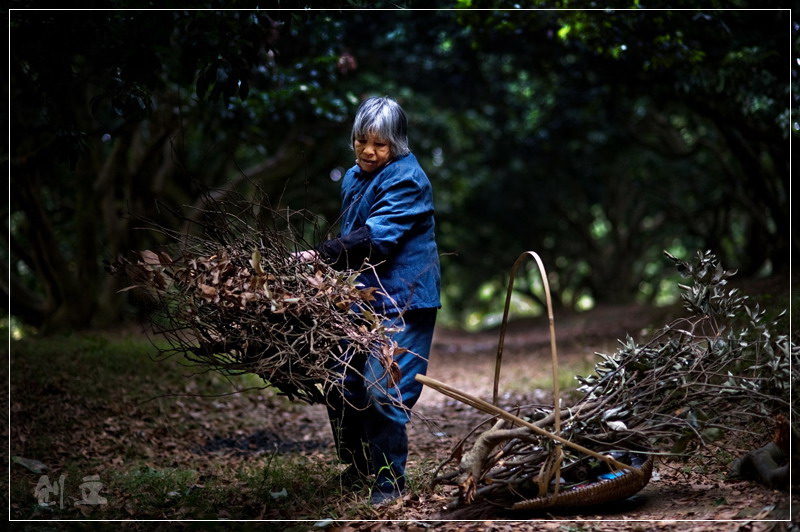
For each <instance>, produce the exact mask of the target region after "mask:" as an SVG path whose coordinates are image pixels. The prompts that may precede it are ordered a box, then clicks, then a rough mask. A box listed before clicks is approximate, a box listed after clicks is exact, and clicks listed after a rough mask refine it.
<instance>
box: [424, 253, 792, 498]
mask: <svg viewBox="0 0 800 532" xmlns="http://www.w3.org/2000/svg"><path fill="white" fill-rule="evenodd" d="M667 255H668V257H669V258H670V259H671V260H672V261H673V262H675V264H676V265H677V267H678V270H679V272H680V273H681V274H682V275H684V276H686V277H688V278H689V279H690V280H691V281H692V283H691V284H689V285H679V286H680V288H681V291H682V294H681V295H682V298H683V302H684V306H685V308H686V309H687V310H688V311H689V312H688V316H687V317H684V318H681V319H678V320H676V321H674V322H673V323H670V324H669V325H666V326H665V327H664V328H663V329H661V330H660V331H658V332H657V333H656V334H655V335H654V336H653V337H652V338H651V339H650V340H649V341H647V342H646V343H643V344H638V343H636V342H634V340H633V339H631V338H630V337H628V338H627V339H626V340H625V341H624V342H621V343H620V344H621V345H620V347H619V348H618V349H617V351H616V352H615V353H612V354H600V353H598V355H599V356H600V357H601V360H600V361H599V362H598V363H597V364H596V366H595V373H594V374H592V375H589V376H587V377H577V379H578V380H579V382H580V383H581V386H580V388H579V392H581V393H582V395H581V398H580V399H579V400H578V401H577V402H576V403H575V404H574V405H573V406H571V407H570V408H563V407H561V411H560V424H561V427H560V436H561V437H562V438H564V439H565V440H568V441H569V442H572V443H574V444H576V446H578V445H579V446H582V447H583V448H586V449H591V450H593V451H596V452H598V453H599V454H600V455H601V456H611V457H615V458H616V459H617V461H618V462H617V463H619V462H622V463H625V464H629V465H633V466H641V464H642V463H643V462H644V461H645V459H646V458H647V456H648V455H652V454H655V453H667V454H677V455H681V454H686V453H687V452H688V451H689V450H690V449H692V448H706V449H709V448H710V447H713V446H714V445H716V443H715V442H717V443H721V442H722V441H724V440H725V438H724V437H726V436H732V437H734V438H733V439H737V438H736V437H737V436H738V439H739V440H740V441H741V440H743V439H744V438H747V440H748V441H752V438H753V437H754V435H755V436H756V437H757V436H758V435H763V434H764V433H765V432H767V431H768V428H769V425H770V423H771V422H772V420H773V418H774V417H775V416H776V414H778V413H783V414H786V415H787V417H788V414H789V412H790V410H791V409H792V406H791V405H790V404H789V386H790V382H791V380H792V374H791V373H792V370H791V365H790V359H794V360H796V359H797V356H798V349H797V347H796V346H795V345H794V343H793V342H792V341H791V340H790V338H789V337H788V336H787V335H784V334H776V333H775V331H776V330H780V329H779V328H780V327H782V328H783V329H784V330H788V326H786V320H785V319H784V317H785V316H784V314H785V313H782V314H781V315H780V316H778V317H773V318H771V319H770V320H767V319H765V311H764V310H763V309H760V308H759V306H758V305H757V304H752V303H751V302H750V300H749V298H748V297H747V296H744V295H741V294H740V292H739V291H738V290H736V289H729V288H727V287H726V284H727V280H728V279H729V278H730V277H731V276H732V275H733V274H734V273H735V272H730V271H725V270H724V269H723V268H722V267H721V266H720V264H719V262H718V261H717V259H716V258H715V257H714V255H712V254H711V253H710V252H706V253H698V254H697V257H696V260H695V261H694V262H693V263H689V262H684V261H682V260H679V259H677V258H675V257H674V256H672V255H669V254H667ZM794 366H795V367H797V364H795V365H794ZM487 411H488V410H487ZM516 416H517V417H519V418H520V419H522V420H524V421H525V422H527V423H530V424H531V425H533V426H535V427H537V428H539V429H545V430H547V431H554V428H553V426H554V421H555V417H556V416H554V410H553V408H552V407H545V406H531V407H527V408H520V409H518V410H517V411H516ZM484 423H485V422H484ZM521 425H522V423H514V422H513V420H512V421H508V420H507V419H504V418H501V419H500V420H499V421H497V422H496V423H495V424H494V426H492V427H491V428H489V429H488V430H485V431H484V432H483V433H480V434H479V435H478V436H477V438H475V439H474V441H472V440H471V438H472V436H473V435H474V434H473V435H470V436H468V437H467V438H465V439H464V441H462V442H460V443H459V444H458V445H457V446H456V448H455V449H454V450H453V453H452V454H451V456H450V458H449V459H448V460H446V461H445V462H444V463H442V464H441V465H440V467H439V468H438V469H437V471H436V473H435V474H434V476H435V477H436V478H435V479H434V484H444V485H451V486H457V487H458V494H457V496H456V497H455V499H454V500H453V501H452V502H451V504H450V506H451V508H457V507H463V506H465V505H467V504H471V503H474V502H476V501H484V502H488V503H491V504H495V505H499V506H502V507H506V508H511V507H513V506H514V505H517V506H522V505H521V504H520V501H526V500H530V499H535V498H542V497H544V498H546V497H551V496H552V495H554V493H556V490H561V491H563V490H569V489H571V488H574V487H578V486H581V485H585V484H586V483H587V482H592V481H597V479H598V478H603V475H604V474H609V473H612V474H614V473H616V474H622V473H626V471H616V472H614V471H613V469H614V467H613V466H611V467H610V466H609V464H608V463H605V462H604V461H603V460H598V459H597V458H595V457H592V456H589V455H587V454H585V453H583V452H580V451H576V450H575V448H574V447H570V446H564V445H562V443H559V442H558V441H554V439H553V438H549V437H544V436H542V435H541V433H540V432H539V431H536V430H532V428H531V427H526V426H524V425H522V426H521ZM481 426H482V425H479V426H478V427H476V429H475V430H473V433H477V432H478V429H479V428H480V427H481ZM469 441H472V443H471V444H468V443H467V442H469ZM470 445H471V446H470ZM556 460H557V461H558V464H557V466H558V467H554V464H553V462H554V461H556ZM548 475H554V477H553V476H548Z"/></svg>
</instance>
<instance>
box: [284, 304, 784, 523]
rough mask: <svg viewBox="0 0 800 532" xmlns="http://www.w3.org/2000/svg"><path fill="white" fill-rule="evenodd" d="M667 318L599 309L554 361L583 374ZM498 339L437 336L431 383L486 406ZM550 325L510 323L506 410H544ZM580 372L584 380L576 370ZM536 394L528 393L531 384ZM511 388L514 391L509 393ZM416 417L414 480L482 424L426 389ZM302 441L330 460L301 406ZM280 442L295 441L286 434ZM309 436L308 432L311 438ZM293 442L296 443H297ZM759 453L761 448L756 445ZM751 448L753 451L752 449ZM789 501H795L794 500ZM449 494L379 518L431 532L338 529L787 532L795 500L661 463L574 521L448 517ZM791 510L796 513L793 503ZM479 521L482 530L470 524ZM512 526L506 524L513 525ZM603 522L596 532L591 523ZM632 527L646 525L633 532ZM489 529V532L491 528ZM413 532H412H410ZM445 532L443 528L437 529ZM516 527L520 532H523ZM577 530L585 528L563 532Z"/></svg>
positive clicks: (570, 323)
mask: <svg viewBox="0 0 800 532" xmlns="http://www.w3.org/2000/svg"><path fill="white" fill-rule="evenodd" d="M666 318H667V316H666V315H665V314H664V313H663V311H662V313H660V314H658V315H653V314H652V313H648V312H643V310H642V309H640V308H637V307H614V308H604V309H599V310H596V311H593V312H589V313H586V314H582V315H567V316H560V317H559V316H557V318H556V331H557V335H558V359H559V365H560V366H561V368H562V369H568V368H587V367H589V368H590V367H591V366H592V365H593V364H594V362H595V359H596V357H595V355H594V353H596V352H606V353H608V352H612V351H613V350H614V349H615V348H616V345H617V339H618V338H624V337H625V335H626V334H630V335H631V336H634V337H637V336H639V335H640V334H642V333H643V332H645V330H646V328H647V327H649V326H652V325H657V326H661V325H662V324H663V323H666ZM498 338H499V333H498V331H489V332H482V333H464V332H462V331H448V330H445V329H443V328H440V329H439V330H437V332H436V335H435V337H434V345H433V353H432V356H431V360H430V366H429V371H428V375H429V376H430V377H432V378H435V379H437V380H440V381H443V382H446V383H448V384H449V385H451V386H454V387H456V388H458V389H460V390H462V391H465V392H467V393H470V394H472V395H475V396H478V397H480V398H482V399H485V400H491V395H492V386H493V378H494V371H495V369H494V366H495V361H496V352H497V342H498ZM549 342H550V340H549V331H548V326H547V322H546V319H537V320H523V321H517V322H514V323H512V324H510V326H509V329H508V334H507V337H506V343H505V349H504V357H503V364H502V371H501V379H500V382H501V384H500V392H501V403H504V404H507V405H513V404H530V403H533V402H541V403H544V404H549V403H550V402H551V401H552V398H551V397H552V394H551V391H550V388H549V385H548V386H547V387H546V388H545V387H543V386H542V383H549V382H550V375H551V362H550V360H551V355H550V343H549ZM579 372H581V371H579ZM537 383H538V386H539V387H528V388H526V385H527V384H530V385H531V386H535V385H537ZM505 384H510V385H511V389H512V391H508V386H505ZM415 410H416V411H417V414H418V416H417V417H416V418H415V420H414V422H413V423H412V424H411V426H410V429H409V439H410V457H409V471H410V474H411V475H412V476H413V475H415V474H416V475H417V476H418V477H419V478H426V479H427V478H430V473H431V472H432V471H433V470H434V469H435V468H436V466H437V465H438V464H439V463H441V461H443V460H445V459H447V457H448V456H449V454H450V452H451V450H452V449H453V447H454V446H455V445H456V444H457V443H458V441H459V440H460V439H461V438H463V437H464V436H465V435H466V434H467V433H468V432H469V431H470V430H471V429H473V428H474V427H476V426H477V425H478V424H479V423H481V422H482V421H483V420H485V419H487V416H486V415H485V414H483V413H481V412H479V411H476V410H475V409H473V408H471V407H469V406H466V405H463V404H461V403H458V402H457V401H454V400H452V399H449V398H448V397H446V396H444V395H441V394H439V393H437V392H435V391H433V390H431V389H427V388H426V389H425V390H424V391H423V394H422V396H421V398H420V401H419V403H418V404H417V406H416V408H415ZM303 423H304V424H303V431H304V434H305V436H304V437H305V438H309V434H313V437H311V439H312V440H313V441H317V442H319V443H320V444H321V445H322V447H324V448H326V449H327V451H326V452H332V449H331V440H330V436H329V432H328V427H327V423H326V415H325V411H324V408H322V407H318V406H313V407H306V408H305V410H304V416H303ZM284 428H285V429H286V430H287V431H289V432H287V433H285V434H284V436H285V437H287V438H289V439H293V440H297V438H292V436H291V430H292V429H291V426H290V425H286V426H285V427H284ZM312 428H313V431H311V432H310V429H312ZM297 436H298V437H299V435H297ZM759 445H760V443H759ZM754 447H755V445H754ZM790 499H791V500H790ZM446 502H447V497H446V496H445V494H440V493H438V492H437V493H434V494H428V495H423V496H418V495H411V496H407V497H406V498H405V499H404V500H402V501H397V502H395V503H394V504H392V505H390V506H389V507H387V508H384V509H382V510H380V511H379V512H378V515H377V518H379V519H387V520H396V521H398V522H399V521H408V520H416V521H419V522H420V523H428V524H426V525H425V526H424V527H423V526H422V525H420V526H418V527H417V528H414V526H416V525H408V524H396V525H392V526H390V525H389V524H388V523H383V527H382V528H374V527H373V525H371V524H353V525H350V526H349V527H345V528H343V529H342V530H379V529H380V530H384V529H385V530H412V529H413V530H423V529H425V527H427V526H431V525H433V524H434V523H433V522H434V521H438V520H456V521H458V522H459V523H455V522H454V523H449V524H443V523H436V524H435V525H436V529H437V530H464V531H467V530H498V531H500V530H522V529H535V530H540V529H541V530H545V529H548V528H551V529H552V528H555V529H559V530H565V529H564V528H558V527H557V526H556V527H550V526H546V525H550V524H551V523H548V522H546V521H537V523H538V524H537V525H536V526H535V527H534V528H527V527H522V523H521V522H520V521H519V520H520V519H525V520H528V519H535V520H542V519H544V520H548V519H555V520H557V522H561V521H593V522H594V523H593V524H591V525H589V524H587V525H586V526H587V527H588V528H584V529H583V530H651V529H655V528H658V529H664V528H665V527H666V528H667V529H674V530H678V529H679V530H787V529H792V528H791V527H792V526H793V525H792V523H791V522H790V521H789V519H790V513H791V510H790V508H791V507H792V506H793V507H795V508H796V507H797V503H798V500H797V497H796V496H794V497H792V496H790V494H788V493H786V492H780V491H772V490H769V489H767V488H764V487H762V486H759V485H756V484H753V483H749V482H733V481H730V480H727V478H726V472H725V471H721V470H719V468H717V469H714V468H712V467H709V468H708V469H707V471H706V472H704V473H695V472H693V473H686V472H683V471H682V466H681V464H674V463H672V464H668V463H664V462H660V463H657V466H656V470H655V472H654V475H653V478H652V480H651V482H650V483H649V484H648V485H647V486H646V487H645V488H644V489H643V490H642V491H641V492H639V493H638V494H637V495H636V496H634V497H632V498H630V499H628V500H626V501H623V502H620V503H616V504H610V505H605V506H604V507H603V508H587V509H585V510H583V511H581V512H580V513H573V514H568V513H562V514H547V513H540V514H534V515H518V514H511V513H503V512H498V511H497V509H496V508H491V507H487V506H480V505H476V506H475V507H473V508H470V509H468V510H466V511H458V512H448V511H444V510H443V508H444V505H445V504H446ZM791 503H793V504H791ZM475 520H478V521H475ZM509 520H510V521H509ZM598 521H599V522H602V525H598V524H597V522H598ZM630 521H637V522H638V521H646V522H645V523H641V524H639V525H632V524H631V523H630ZM487 523H488V524H487ZM409 527H410V528H409ZM442 527H443V528H442ZM521 527H522V528H521ZM568 530H581V528H574V529H573V528H568Z"/></svg>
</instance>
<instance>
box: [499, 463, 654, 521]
mask: <svg viewBox="0 0 800 532" xmlns="http://www.w3.org/2000/svg"><path fill="white" fill-rule="evenodd" d="M638 469H639V471H641V472H642V474H641V475H639V474H634V473H631V472H625V473H623V474H621V475H620V476H618V477H614V478H612V479H607V480H600V481H598V482H593V483H591V484H587V485H584V486H578V487H575V488H572V489H567V490H564V491H561V492H559V493H557V494H555V495H548V496H546V497H536V498H533V499H528V500H524V501H520V502H517V503H514V505H513V506H511V509H512V510H542V509H548V510H552V509H570V508H582V507H585V506H594V505H597V504H603V503H608V502H614V501H621V500H624V499H627V498H628V497H630V496H631V495H635V494H636V493H638V492H639V491H641V489H642V488H644V487H645V486H646V485H647V483H648V482H650V476H651V475H652V474H653V457H652V456H648V457H647V460H646V461H645V462H644V463H643V464H642V465H641V467H639V468H638Z"/></svg>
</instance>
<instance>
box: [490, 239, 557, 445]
mask: <svg viewBox="0 0 800 532" xmlns="http://www.w3.org/2000/svg"><path fill="white" fill-rule="evenodd" d="M528 257H533V258H534V260H536V264H537V265H538V266H539V275H541V277H542V284H543V285H544V295H545V300H546V302H547V318H548V320H549V322H550V354H551V358H552V361H553V364H552V365H553V403H554V404H553V413H554V414H555V424H554V429H555V433H556V434H561V413H560V411H561V404H560V403H561V397H560V396H561V394H560V390H559V385H558V353H557V352H556V329H555V320H554V318H553V302H552V300H551V299H550V283H549V282H548V281H547V272H545V269H544V264H542V259H541V258H540V257H539V255H538V254H537V253H536V252H535V251H526V252H524V253H522V254H521V255H520V256H519V257H517V260H516V261H514V266H512V267H511V279H510V280H509V281H508V291H507V292H506V306H505V309H504V310H503V322H502V325H501V326H500V343H499V344H498V346H497V359H496V361H495V366H494V389H493V391H492V404H493V405H495V406H497V391H498V388H499V383H500V365H501V363H502V360H503V344H504V343H505V339H506V328H507V326H508V312H509V307H510V305H511V293H512V291H513V290H514V279H515V278H516V275H517V270H518V269H519V267H520V265H521V264H522V263H523V262H524V261H525V259H526V258H528Z"/></svg>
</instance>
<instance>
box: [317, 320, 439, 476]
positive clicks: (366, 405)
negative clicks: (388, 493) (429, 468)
mask: <svg viewBox="0 0 800 532" xmlns="http://www.w3.org/2000/svg"><path fill="white" fill-rule="evenodd" d="M386 324H387V325H390V326H402V330H400V331H398V332H396V333H393V334H392V339H393V340H394V341H395V342H397V344H398V346H400V347H403V348H405V349H408V351H407V352H405V353H400V354H397V355H395V357H394V360H395V362H397V364H398V366H399V367H400V373H401V377H400V382H399V383H397V385H395V386H393V387H391V388H390V387H389V385H390V382H389V378H390V376H389V374H388V373H387V371H386V369H385V368H384V366H383V364H381V362H380V360H379V359H378V357H364V358H365V359H362V360H351V361H350V367H348V368H347V369H346V370H345V372H344V374H343V377H342V378H343V382H342V387H341V390H333V391H332V392H331V393H329V394H328V417H329V419H330V423H331V429H332V430H333V438H334V442H335V443H336V450H337V452H338V454H339V458H340V459H341V460H342V462H344V463H347V464H351V465H353V466H355V467H356V469H357V470H358V471H359V472H360V473H362V474H364V475H369V474H374V475H375V479H376V482H375V486H376V487H377V488H378V489H390V488H392V487H396V488H398V489H400V490H402V489H403V488H404V487H405V468H406V461H407V458H408V435H407V433H406V423H408V421H409V419H410V409H411V408H412V407H413V406H414V404H416V402H417V399H419V396H420V394H421V393H422V384H420V383H418V382H417V381H416V380H415V379H414V377H415V376H416V375H417V374H422V375H424V374H425V372H426V371H427V369H428V356H429V355H430V349H431V342H432V340H433V329H434V325H435V324H436V309H435V308H432V309H419V310H411V311H407V312H405V313H404V314H403V317H402V318H396V319H392V320H388V321H387V323H386Z"/></svg>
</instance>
